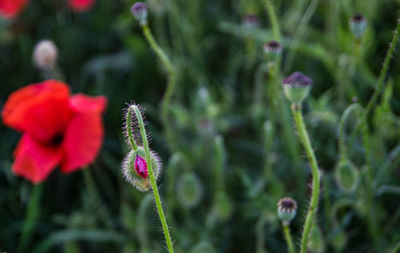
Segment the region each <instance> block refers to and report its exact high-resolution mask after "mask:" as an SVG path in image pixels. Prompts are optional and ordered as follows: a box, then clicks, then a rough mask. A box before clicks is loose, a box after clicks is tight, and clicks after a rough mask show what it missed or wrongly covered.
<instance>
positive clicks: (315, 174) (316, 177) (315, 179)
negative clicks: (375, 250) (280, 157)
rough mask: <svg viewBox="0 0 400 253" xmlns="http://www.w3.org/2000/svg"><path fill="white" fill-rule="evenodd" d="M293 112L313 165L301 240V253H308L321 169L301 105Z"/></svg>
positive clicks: (293, 107)
mask: <svg viewBox="0 0 400 253" xmlns="http://www.w3.org/2000/svg"><path fill="white" fill-rule="evenodd" d="M292 112H293V116H294V120H295V122H296V126H297V129H298V134H299V138H300V141H301V143H302V144H303V146H304V149H305V151H306V154H307V157H308V160H309V161H310V164H311V171H312V177H313V182H312V194H311V201H310V205H309V207H308V212H307V216H306V221H305V223H304V229H303V235H302V238H301V248H300V252H301V253H306V252H307V242H308V237H309V234H310V230H311V226H312V222H313V219H314V216H315V212H316V210H317V206H318V200H319V184H320V173H319V169H318V162H317V158H316V157H315V154H314V151H313V148H312V146H311V142H310V138H309V136H308V133H307V129H306V126H305V124H304V120H303V114H302V112H301V105H295V104H292Z"/></svg>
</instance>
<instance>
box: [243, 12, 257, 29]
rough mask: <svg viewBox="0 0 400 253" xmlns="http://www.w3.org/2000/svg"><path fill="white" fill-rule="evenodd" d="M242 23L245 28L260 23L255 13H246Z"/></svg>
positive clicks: (253, 26)
mask: <svg viewBox="0 0 400 253" xmlns="http://www.w3.org/2000/svg"><path fill="white" fill-rule="evenodd" d="M242 24H243V26H245V27H247V28H256V27H258V26H259V25H260V19H259V18H258V16H257V15H255V14H246V15H244V16H243V18H242Z"/></svg>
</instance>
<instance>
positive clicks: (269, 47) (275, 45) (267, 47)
mask: <svg viewBox="0 0 400 253" xmlns="http://www.w3.org/2000/svg"><path fill="white" fill-rule="evenodd" d="M281 53H282V46H281V44H280V43H279V42H278V41H275V40H271V41H268V42H267V43H265V44H264V54H265V56H267V57H268V59H269V60H272V61H274V60H275V59H276V58H277V57H278V56H280V55H281Z"/></svg>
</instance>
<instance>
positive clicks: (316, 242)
mask: <svg viewBox="0 0 400 253" xmlns="http://www.w3.org/2000/svg"><path fill="white" fill-rule="evenodd" d="M308 249H309V250H310V251H311V252H315V253H322V252H325V240H324V238H323V237H322V232H321V229H319V227H318V226H317V224H313V225H312V227H311V233H310V239H309V241H308Z"/></svg>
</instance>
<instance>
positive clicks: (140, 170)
mask: <svg viewBox="0 0 400 253" xmlns="http://www.w3.org/2000/svg"><path fill="white" fill-rule="evenodd" d="M135 170H136V173H137V174H138V175H139V176H140V177H141V178H144V179H146V178H147V177H148V176H149V170H148V169H147V163H146V160H144V159H143V158H142V157H141V156H139V155H137V156H136V158H135Z"/></svg>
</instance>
